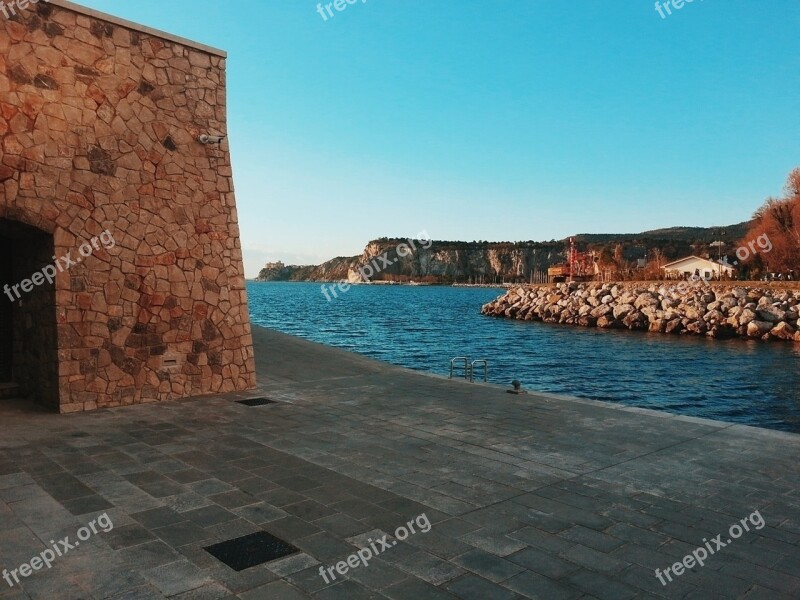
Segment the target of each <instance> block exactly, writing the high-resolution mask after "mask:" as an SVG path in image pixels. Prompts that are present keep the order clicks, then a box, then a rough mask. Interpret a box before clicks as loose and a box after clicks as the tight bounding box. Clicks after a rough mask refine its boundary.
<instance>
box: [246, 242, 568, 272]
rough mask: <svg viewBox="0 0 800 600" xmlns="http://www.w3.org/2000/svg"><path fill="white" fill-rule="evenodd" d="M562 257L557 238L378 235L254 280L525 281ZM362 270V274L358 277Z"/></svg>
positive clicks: (273, 266)
mask: <svg viewBox="0 0 800 600" xmlns="http://www.w3.org/2000/svg"><path fill="white" fill-rule="evenodd" d="M563 260H564V243H563V242H544V243H537V242H519V243H508V242H497V243H489V242H444V241H431V240H427V241H426V240H404V239H386V238H384V239H380V240H374V241H371V242H369V243H368V244H367V246H366V248H364V252H363V253H362V254H361V255H360V256H355V257H338V258H334V259H333V260H329V261H327V262H325V263H323V264H321V265H318V266H316V267H296V266H285V265H283V263H270V264H268V265H266V267H265V268H264V269H262V271H261V273H260V275H259V277H258V280H259V281H339V280H348V281H358V280H363V279H367V280H371V281H409V280H416V281H426V282H432V283H450V282H453V281H466V280H468V279H472V280H477V279H479V278H483V279H484V281H486V282H487V283H488V282H493V281H495V280H496V281H502V280H505V281H527V278H529V277H530V273H531V271H534V272H541V271H546V270H547V268H548V267H549V266H550V265H552V264H555V263H557V262H559V261H563ZM362 273H363V274H364V276H363V277H362Z"/></svg>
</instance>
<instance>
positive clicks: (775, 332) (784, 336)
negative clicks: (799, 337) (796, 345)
mask: <svg viewBox="0 0 800 600" xmlns="http://www.w3.org/2000/svg"><path fill="white" fill-rule="evenodd" d="M769 334H770V335H771V336H772V337H774V338H777V339H779V340H792V339H794V334H795V331H794V329H793V328H792V326H791V325H789V324H788V323H786V322H780V323H778V324H777V325H775V327H773V328H772V330H771V331H770V332H769Z"/></svg>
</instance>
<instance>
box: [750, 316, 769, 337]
mask: <svg viewBox="0 0 800 600" xmlns="http://www.w3.org/2000/svg"><path fill="white" fill-rule="evenodd" d="M771 330H772V323H770V322H769V321H759V320H755V321H750V322H749V323H748V324H747V335H748V337H751V338H760V337H763V336H764V335H766V334H767V333H769V332H770V331H771Z"/></svg>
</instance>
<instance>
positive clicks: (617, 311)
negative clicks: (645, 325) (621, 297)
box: [614, 304, 636, 319]
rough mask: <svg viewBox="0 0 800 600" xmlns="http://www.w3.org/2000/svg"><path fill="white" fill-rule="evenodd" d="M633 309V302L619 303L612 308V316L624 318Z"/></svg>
mask: <svg viewBox="0 0 800 600" xmlns="http://www.w3.org/2000/svg"><path fill="white" fill-rule="evenodd" d="M635 310H636V309H635V308H634V306H633V304H620V305H619V306H617V307H615V308H614V318H615V319H624V318H625V317H627V316H628V315H629V314H631V313H632V312H633V311H635Z"/></svg>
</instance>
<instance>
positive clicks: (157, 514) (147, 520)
mask: <svg viewBox="0 0 800 600" xmlns="http://www.w3.org/2000/svg"><path fill="white" fill-rule="evenodd" d="M131 517H132V518H134V519H135V520H136V521H138V522H139V523H141V524H142V525H143V526H144V527H147V528H150V529H154V528H156V527H165V526H167V525H175V524H176V523H183V522H185V521H186V517H185V516H184V515H182V514H180V513H178V512H175V511H174V510H172V509H171V508H169V507H166V506H160V507H158V508H152V509H149V510H145V511H142V512H137V513H133V514H132V515H131Z"/></svg>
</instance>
